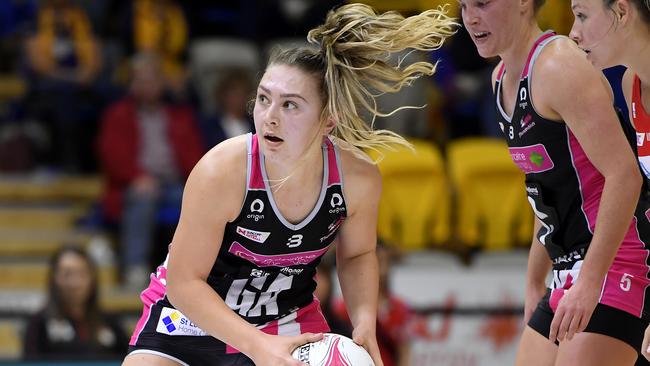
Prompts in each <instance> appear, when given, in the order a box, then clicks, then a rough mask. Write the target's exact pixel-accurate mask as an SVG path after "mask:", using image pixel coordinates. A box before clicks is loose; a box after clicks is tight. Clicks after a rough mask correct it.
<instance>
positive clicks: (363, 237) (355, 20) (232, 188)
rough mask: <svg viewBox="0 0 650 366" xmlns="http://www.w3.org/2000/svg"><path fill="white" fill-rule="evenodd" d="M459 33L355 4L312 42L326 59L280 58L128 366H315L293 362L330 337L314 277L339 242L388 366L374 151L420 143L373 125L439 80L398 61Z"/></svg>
mask: <svg viewBox="0 0 650 366" xmlns="http://www.w3.org/2000/svg"><path fill="white" fill-rule="evenodd" d="M454 30H455V23H454V22H453V21H452V20H451V19H450V18H448V17H447V16H446V15H445V14H444V12H442V11H426V12H424V13H422V14H419V15H416V16H413V17H409V18H406V19H405V18H404V17H402V16H400V15H399V14H397V13H385V14H381V15H377V14H375V12H374V11H373V10H372V9H371V8H370V7H368V6H365V5H359V4H355V5H347V6H343V7H341V8H338V9H337V10H334V11H331V12H330V13H329V14H328V16H327V19H326V22H325V24H324V25H322V26H320V27H318V28H316V29H313V30H312V31H311V32H310V33H309V36H308V40H309V41H310V42H312V43H314V44H316V45H318V46H319V49H317V50H312V49H305V48H300V49H290V50H287V51H283V52H279V53H276V54H274V55H273V56H272V57H271V59H270V61H269V64H268V67H267V68H266V71H265V73H264V75H263V77H262V79H261V81H260V83H259V86H258V89H257V97H256V100H255V107H254V112H253V114H254V121H255V129H256V134H255V135H245V136H240V137H236V138H233V139H230V140H227V141H225V142H224V143H222V144H220V145H218V146H216V147H215V148H214V149H212V150H211V151H210V152H208V153H207V154H206V155H205V157H204V158H203V159H202V160H201V161H200V162H199V163H198V164H197V166H196V167H195V169H194V171H193V172H192V174H191V176H190V177H189V179H188V182H187V186H186V187H187V188H186V190H185V195H184V197H183V207H182V213H181V218H180V222H179V225H178V229H177V230H176V233H175V235H174V239H173V242H172V244H171V246H170V253H169V256H168V259H167V260H166V262H165V263H164V264H163V265H162V266H160V267H159V268H158V271H157V273H156V274H155V276H154V275H152V280H151V285H150V286H149V288H148V289H147V290H145V291H144V292H143V293H142V299H143V301H144V305H145V306H144V313H143V315H142V318H141V320H140V322H139V323H138V324H137V328H136V330H135V332H134V334H133V337H132V339H131V342H130V345H131V348H130V353H129V355H128V356H127V358H126V359H125V361H124V365H127V366H131V365H179V364H180V365H253V364H255V365H258V366H262V365H270V366H271V365H272V366H277V365H302V364H303V363H301V362H299V361H297V360H294V359H292V358H291V356H290V353H291V351H292V350H293V349H295V348H296V347H297V346H299V345H301V344H304V343H307V342H312V341H316V340H318V339H320V336H321V335H320V333H321V332H325V331H327V330H328V327H327V324H326V322H325V320H324V318H323V316H322V314H321V312H320V310H319V304H318V302H317V300H315V299H314V295H313V291H314V288H315V282H314V280H313V278H314V275H315V272H316V270H315V267H316V265H317V264H318V262H319V260H320V257H321V256H322V255H323V254H324V253H325V252H326V251H327V249H328V248H329V247H330V245H332V243H333V242H336V243H337V257H338V258H337V259H338V260H337V262H338V263H337V267H338V271H339V277H340V281H341V287H342V291H343V295H344V299H345V302H346V305H347V308H348V310H349V312H350V319H351V321H352V325H353V327H354V330H353V339H354V340H355V342H357V343H358V344H361V345H362V346H364V347H365V348H366V350H368V352H369V353H370V355H371V356H372V358H373V360H374V362H375V364H377V365H381V359H380V356H379V350H378V347H377V341H376V338H375V324H376V312H377V291H378V290H377V287H378V274H377V260H376V257H375V242H376V219H377V205H378V200H379V193H380V184H381V181H380V175H379V173H378V170H377V168H376V167H375V166H374V165H373V164H372V163H371V162H369V161H368V158H367V157H366V156H365V155H364V154H363V153H362V152H361V150H360V149H361V148H373V147H378V146H384V145H391V144H406V142H405V140H404V139H402V138H401V137H399V136H398V135H395V134H393V133H390V132H387V131H374V130H373V129H372V128H371V127H369V125H368V124H367V123H366V122H365V121H364V120H362V119H361V117H360V115H369V116H376V115H380V113H379V112H378V111H377V108H376V107H375V104H374V98H373V95H376V93H381V92H391V91H397V90H399V89H400V88H401V87H402V86H403V85H406V84H408V83H410V82H411V81H412V80H413V79H415V78H417V77H418V76H420V75H423V74H426V75H430V74H432V73H433V71H434V65H432V64H430V63H426V62H425V63H415V64H411V65H404V64H403V65H399V66H398V65H390V64H388V63H387V62H386V60H387V57H388V56H389V54H390V53H391V52H398V51H401V50H404V49H411V48H415V49H421V50H430V49H435V48H438V47H440V46H441V44H442V42H443V41H444V39H445V38H446V37H448V36H450V35H451V34H452V33H453V32H454ZM370 126H371V124H370Z"/></svg>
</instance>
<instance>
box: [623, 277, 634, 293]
mask: <svg viewBox="0 0 650 366" xmlns="http://www.w3.org/2000/svg"><path fill="white" fill-rule="evenodd" d="M633 278H634V276H632V275H631V274H628V273H624V274H623V277H621V290H623V291H625V292H629V291H630V288H632V279H633Z"/></svg>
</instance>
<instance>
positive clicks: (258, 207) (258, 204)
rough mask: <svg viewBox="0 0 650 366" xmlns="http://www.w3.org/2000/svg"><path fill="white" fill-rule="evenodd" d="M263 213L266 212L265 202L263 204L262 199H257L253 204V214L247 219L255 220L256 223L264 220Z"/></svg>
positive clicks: (251, 209) (251, 208)
mask: <svg viewBox="0 0 650 366" xmlns="http://www.w3.org/2000/svg"><path fill="white" fill-rule="evenodd" d="M262 211H264V202H262V200H261V199H259V198H257V199H256V200H255V201H253V203H251V207H250V212H251V213H249V214H248V215H247V216H246V218H248V219H253V220H255V222H257V221H260V220H264V214H262Z"/></svg>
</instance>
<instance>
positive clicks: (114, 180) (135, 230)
mask: <svg viewBox="0 0 650 366" xmlns="http://www.w3.org/2000/svg"><path fill="white" fill-rule="evenodd" d="M161 75H162V71H161V65H160V62H159V59H158V58H157V57H156V56H155V55H153V54H139V55H137V56H136V57H135V58H134V59H133V62H132V68H131V81H130V86H129V95H128V96H126V97H125V98H124V99H122V100H119V101H117V102H116V103H115V104H113V105H111V106H109V108H108V109H107V110H106V111H105V113H104V115H103V118H102V122H101V130H100V134H99V140H98V149H99V159H100V161H101V163H102V166H103V170H104V173H105V177H106V179H107V191H106V193H105V197H104V211H105V216H106V218H107V219H108V220H109V222H115V223H119V226H120V244H121V246H122V251H121V257H122V265H124V266H125V281H126V283H127V284H129V285H130V286H132V287H133V288H141V287H142V286H144V284H145V282H146V280H147V277H148V273H149V272H150V271H149V265H150V263H149V260H150V255H151V250H152V240H153V233H154V230H155V227H156V226H155V225H156V217H157V215H158V212H159V210H161V208H167V209H170V208H171V209H172V210H175V211H179V210H180V204H181V195H182V189H183V184H184V181H185V179H186V178H187V176H188V175H189V173H190V171H191V170H192V168H193V167H194V164H196V162H197V161H198V160H199V159H200V158H201V155H202V154H203V147H202V144H201V137H200V135H199V133H198V127H197V122H196V120H195V118H194V114H193V111H192V109H191V108H190V107H187V106H181V105H172V104H168V103H165V102H164V100H163V92H164V90H163V81H162V78H161Z"/></svg>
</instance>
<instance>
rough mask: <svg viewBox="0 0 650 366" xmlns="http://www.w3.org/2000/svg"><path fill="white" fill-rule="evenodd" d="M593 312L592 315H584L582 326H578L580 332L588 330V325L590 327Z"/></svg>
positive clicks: (581, 320) (581, 319)
mask: <svg viewBox="0 0 650 366" xmlns="http://www.w3.org/2000/svg"><path fill="white" fill-rule="evenodd" d="M592 314H593V312H591V313H590V314H583V315H582V317H581V318H580V325H579V326H578V331H577V333H579V332H584V330H585V329H587V325H589V320H591V315H592Z"/></svg>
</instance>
